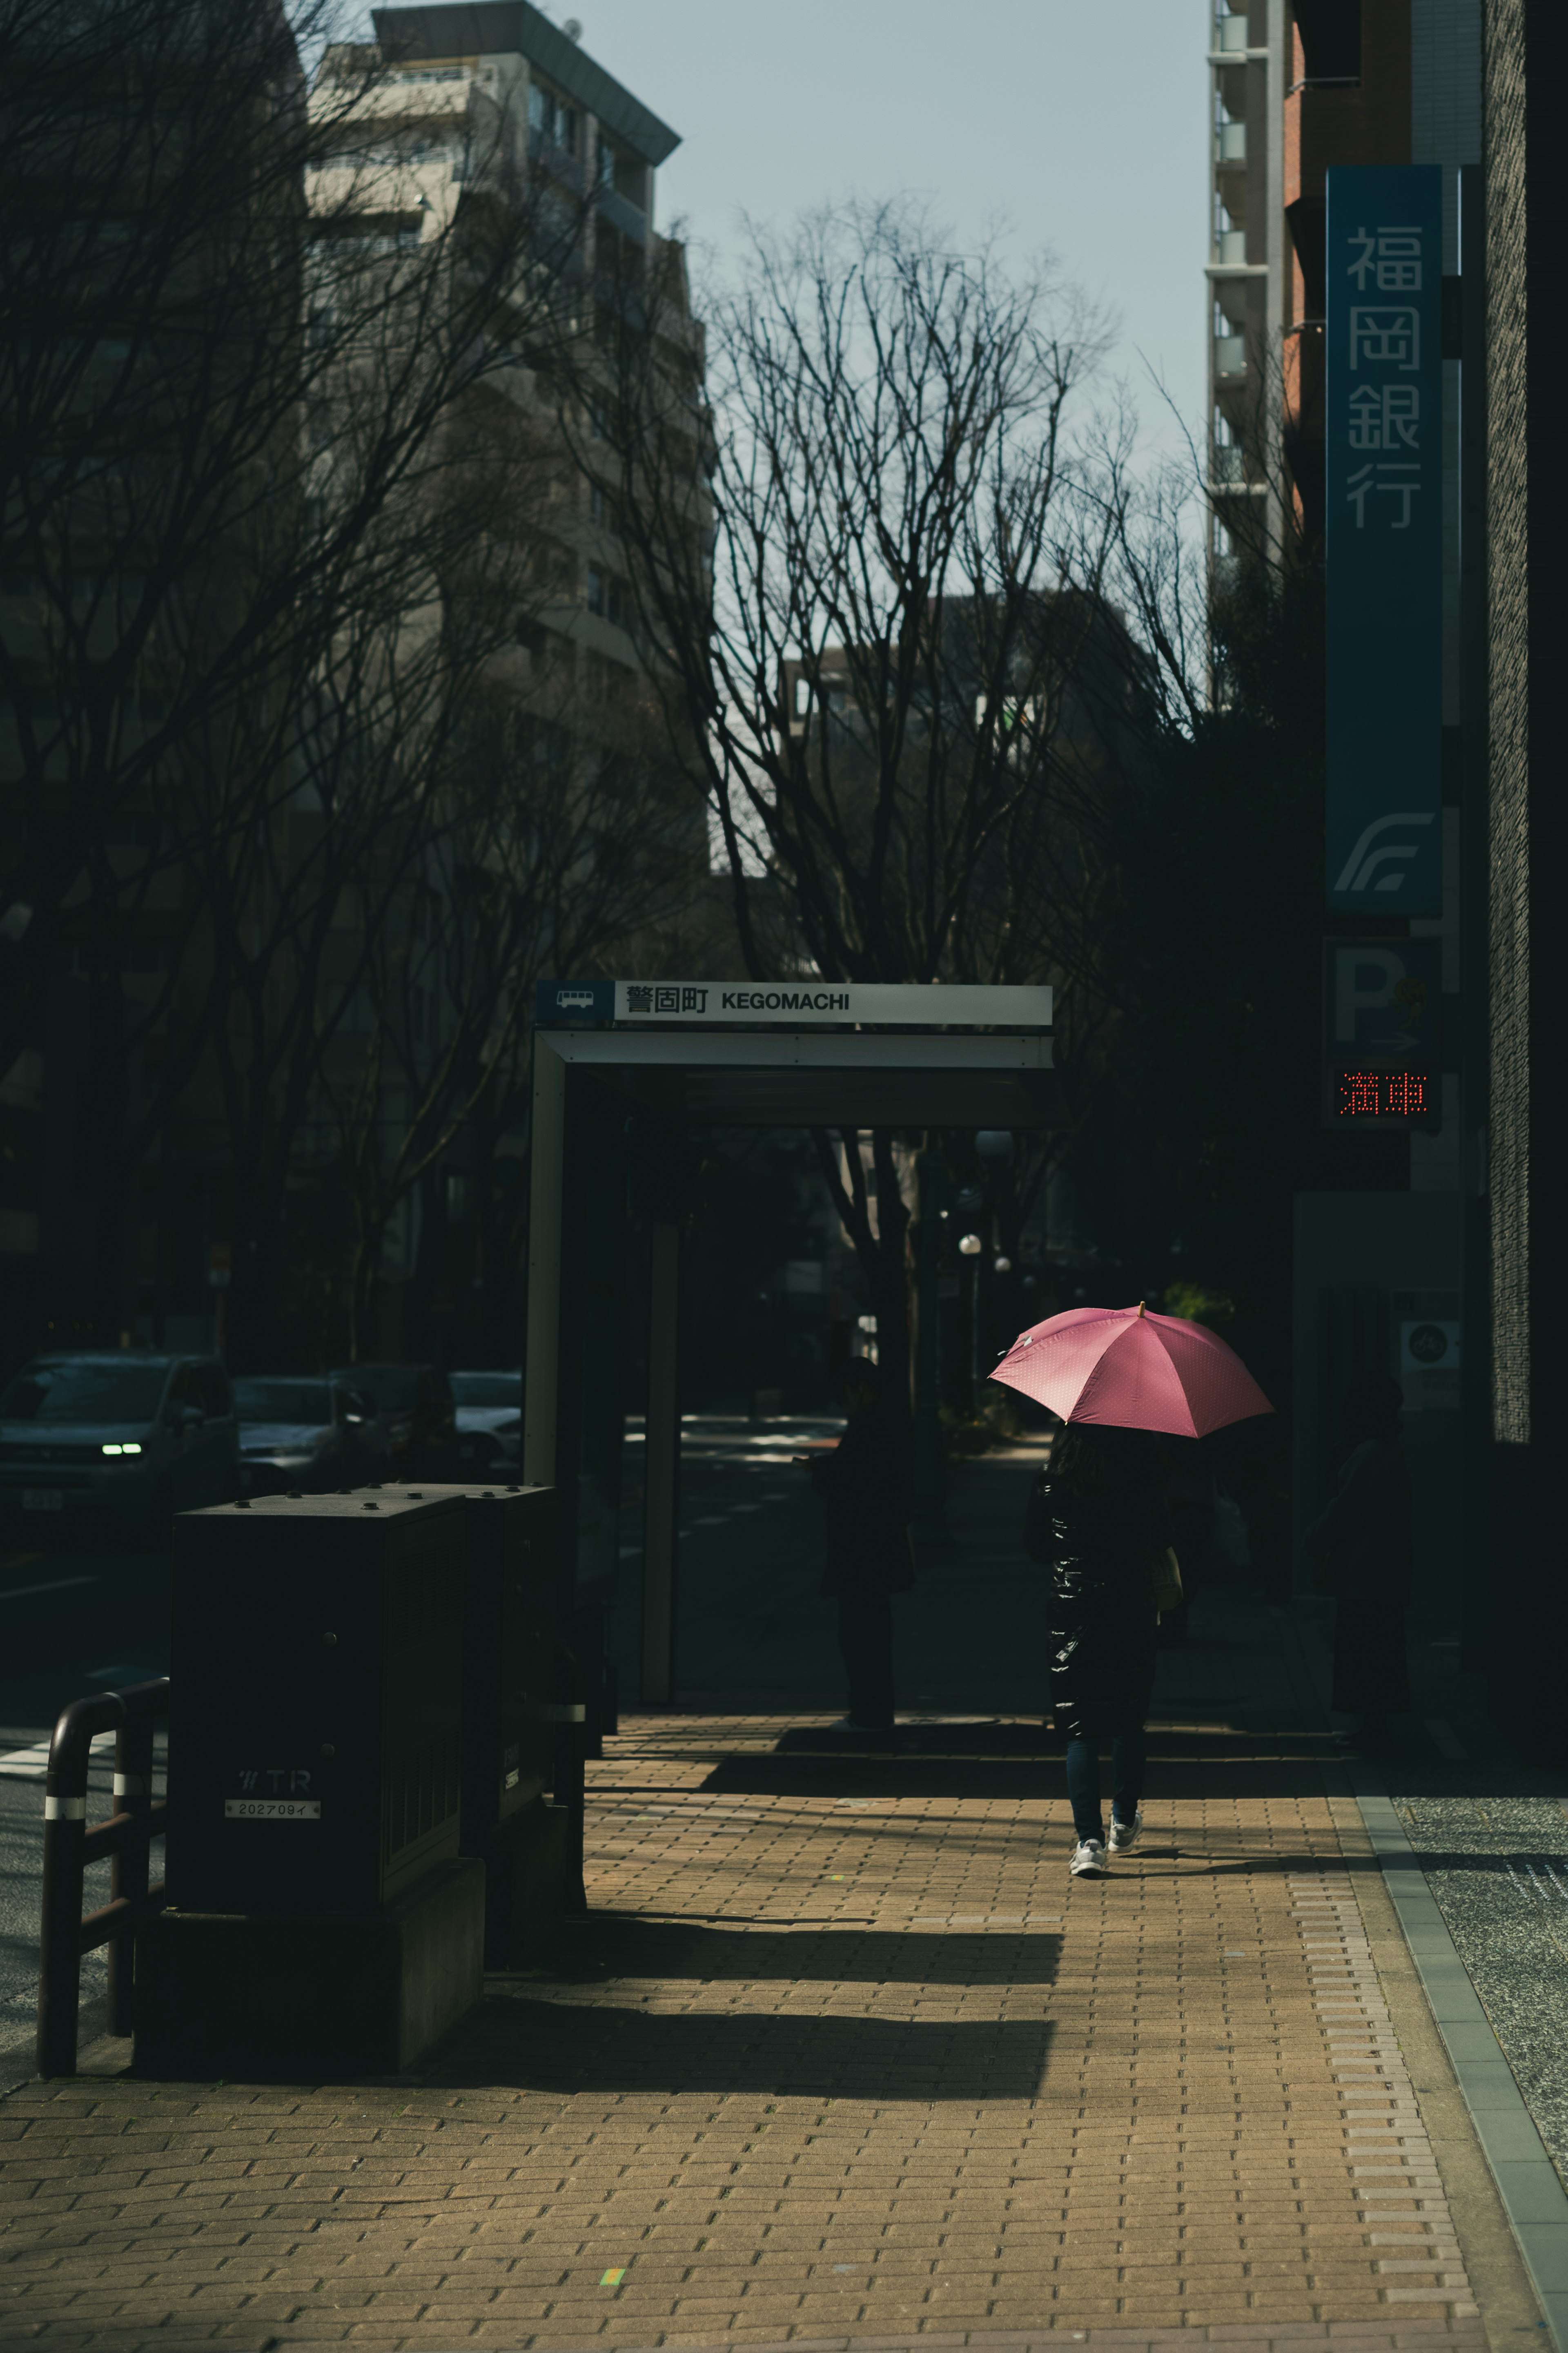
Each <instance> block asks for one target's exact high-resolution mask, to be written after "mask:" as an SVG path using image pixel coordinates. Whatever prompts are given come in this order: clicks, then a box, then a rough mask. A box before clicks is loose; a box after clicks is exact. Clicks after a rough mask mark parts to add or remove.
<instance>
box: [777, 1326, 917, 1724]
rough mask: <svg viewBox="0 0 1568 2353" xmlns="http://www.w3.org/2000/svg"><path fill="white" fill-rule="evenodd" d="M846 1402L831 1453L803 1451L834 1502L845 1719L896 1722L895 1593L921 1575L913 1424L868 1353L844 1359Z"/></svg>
mask: <svg viewBox="0 0 1568 2353" xmlns="http://www.w3.org/2000/svg"><path fill="white" fill-rule="evenodd" d="M844 1402H845V1406H846V1409H847V1413H848V1420H847V1425H846V1428H845V1431H844V1435H843V1437H842V1438H841V1439H840V1440H839V1441H838V1443H837V1446H836V1447H835V1448H834V1450H833V1451H832V1453H831V1454H820V1455H811V1454H797V1455H796V1456H795V1461H796V1463H797V1464H798V1465H799V1467H800V1468H801V1469H802V1470H805V1471H809V1472H810V1473H811V1482H812V1485H813V1486H814V1487H815V1488H816V1492H817V1493H818V1494H819V1495H820V1496H821V1497H822V1498H823V1500H824V1502H825V1503H826V1506H827V1568H826V1574H825V1576H824V1577H823V1580H822V1590H823V1592H824V1593H825V1594H830V1595H836V1596H837V1601H838V1647H839V1649H840V1650H841V1651H843V1653H844V1668H845V1672H846V1673H847V1676H848V1679H849V1713H848V1715H846V1716H844V1717H843V1718H841V1719H840V1721H841V1723H842V1724H843V1725H845V1726H847V1728H849V1729H851V1730H853V1731H856V1732H885V1731H887V1730H888V1729H889V1726H890V1725H891V1724H892V1722H893V1605H892V1596H893V1595H894V1594H895V1593H904V1592H907V1591H908V1589H909V1588H910V1586H911V1585H912V1584H913V1583H914V1581H915V1570H914V1554H913V1552H912V1551H911V1549H910V1501H911V1495H910V1434H909V1428H908V1424H907V1422H906V1421H905V1420H903V1419H901V1418H900V1416H899V1415H898V1413H897V1412H896V1411H895V1410H894V1409H893V1408H892V1407H891V1406H890V1405H889V1403H888V1402H887V1401H886V1400H885V1399H884V1398H883V1396H882V1383H881V1377H880V1375H879V1372H878V1370H877V1367H876V1366H875V1365H873V1364H872V1363H871V1362H870V1360H869V1359H868V1357H865V1356H854V1357H852V1358H851V1359H850V1361H849V1363H848V1364H847V1366H845V1368H844Z"/></svg>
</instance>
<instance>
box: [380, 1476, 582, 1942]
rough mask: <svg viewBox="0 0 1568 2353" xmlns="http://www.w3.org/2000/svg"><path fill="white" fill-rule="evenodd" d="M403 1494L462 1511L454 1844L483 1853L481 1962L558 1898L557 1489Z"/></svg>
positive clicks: (543, 1923)
mask: <svg viewBox="0 0 1568 2353" xmlns="http://www.w3.org/2000/svg"><path fill="white" fill-rule="evenodd" d="M406 1493H408V1494H409V1496H410V1497H411V1498H413V1497H416V1496H420V1497H423V1498H424V1499H426V1501H429V1500H433V1499H435V1498H437V1497H438V1498H440V1499H441V1500H443V1501H456V1502H458V1504H460V1505H461V1507H462V1511H463V1517H464V1529H465V1533H464V1567H463V1577H464V1588H463V1746H462V1825H463V1827H462V1852H464V1853H465V1854H466V1855H476V1856H479V1857H481V1858H482V1859H483V1861H484V1863H485V1873H486V1894H485V1960H486V1963H487V1966H489V1968H507V1967H508V1966H510V1965H513V1964H515V1963H517V1962H518V1961H520V1960H521V1959H524V1958H526V1957H530V1955H531V1952H532V1951H533V1949H535V1948H536V1947H537V1943H538V1939H539V1936H541V1935H542V1931H543V1930H544V1928H546V1927H547V1926H548V1925H549V1924H550V1922H552V1920H553V1919H555V1918H556V1917H557V1916H558V1915H559V1914H560V1911H561V1907H562V1892H561V1891H562V1888H563V1885H564V1880H565V1873H566V1861H567V1859H566V1841H567V1836H568V1825H567V1822H566V1818H565V1815H564V1813H561V1814H560V1815H559V1818H557V1810H556V1809H555V1808H553V1807H552V1806H550V1805H548V1804H547V1803H546V1802H545V1798H544V1792H545V1790H546V1788H548V1787H549V1786H550V1783H551V1780H552V1774H553V1768H554V1726H553V1724H552V1717H551V1713H550V1708H551V1697H552V1683H553V1676H554V1661H555V1581H556V1557H555V1527H556V1515H555V1491H554V1489H553V1488H552V1487H523V1486H510V1487H508V1486H499V1485H491V1486H479V1485H478V1484H474V1485H467V1486H461V1487H447V1486H435V1485H431V1484H429V1483H427V1482H421V1484H420V1485H419V1486H418V1487H411V1488H409V1489H408V1490H406Z"/></svg>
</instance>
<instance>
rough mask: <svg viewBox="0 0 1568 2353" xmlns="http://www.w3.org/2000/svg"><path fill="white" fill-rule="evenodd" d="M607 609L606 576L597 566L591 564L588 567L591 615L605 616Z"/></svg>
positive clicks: (589, 608)
mask: <svg viewBox="0 0 1568 2353" xmlns="http://www.w3.org/2000/svg"><path fill="white" fill-rule="evenodd" d="M606 609H607V599H606V597H605V575H604V574H603V573H602V572H601V571H600V569H599V567H598V565H596V564H590V565H589V566H588V610H589V612H590V613H598V614H600V615H603V614H604V613H605V611H606Z"/></svg>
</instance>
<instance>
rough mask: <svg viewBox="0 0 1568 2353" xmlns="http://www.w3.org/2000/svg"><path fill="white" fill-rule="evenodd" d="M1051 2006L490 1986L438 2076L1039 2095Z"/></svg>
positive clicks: (614, 2086)
mask: <svg viewBox="0 0 1568 2353" xmlns="http://www.w3.org/2000/svg"><path fill="white" fill-rule="evenodd" d="M1049 2041H1050V2028H1049V2025H1048V2024H1047V2021H1045V2020H1044V2019H1021V2020H1013V2019H989V2020H979V2021H974V2022H973V2023H972V2024H971V2023H967V2022H966V2023H960V2022H958V2021H950V2020H941V2021H937V2020H932V2021H921V2022H919V2023H916V2022H912V2021H910V2020H908V2019H875V2018H869V2019H868V2018H865V2017H835V2016H833V2015H832V2014H831V2013H828V2014H826V2015H824V2014H823V2013H822V2011H821V2010H820V2009H817V2008H813V2009H809V2010H808V2009H807V2008H805V2006H804V2005H803V2006H802V2009H801V2011H800V2014H799V2016H797V2017H792V2016H789V2015H784V2016H766V2017H760V2016H758V2015H756V2014H755V2013H752V2012H742V2013H735V2012H731V2011H715V2010H689V2011H688V2012H685V2013H683V2014H679V2015H677V2016H673V2017H672V2016H670V2015H668V2013H663V2014H661V2013H658V2012H656V2011H650V2010H645V2009H643V2008H641V2007H640V2006H637V2007H633V2006H624V2005H619V2004H615V2003H610V2002H604V2003H599V2002H592V2003H588V2002H583V2003H570V2002H547V2001H541V2000H537V1999H536V1998H533V1997H531V1996H527V1995H511V1994H498V1993H491V1994H489V1995H488V1996H487V1997H486V1999H485V2001H484V2003H483V2005H482V2007H481V2008H480V2010H479V2011H478V2012H477V2013H476V2016H475V2018H474V2020H473V2021H472V2022H471V2023H470V2024H468V2025H467V2026H465V2027H464V2028H461V2029H459V2030H458V2033H457V2034H456V2035H455V2036H454V2037H453V2038H452V2041H451V2042H449V2043H448V2044H447V2046H446V2048H445V2049H444V2050H443V2052H441V2054H440V2058H439V2061H438V2063H437V2065H436V2066H435V2067H433V2068H432V2069H431V2071H430V2073H429V2074H428V2075H427V2076H426V2078H425V2080H426V2082H428V2083H431V2084H441V2085H448V2084H450V2085H464V2084H496V2085H501V2084H506V2085H513V2086H517V2087H521V2088H526V2089H530V2090H535V2091H552V2092H553V2091H559V2092H604V2093H614V2094H621V2093H632V2094H637V2093H661V2094H679V2093H683V2092H710V2093H719V2094H724V2093H727V2094H736V2093H740V2094H747V2093H767V2094H779V2095H786V2096H787V2095H791V2094H794V2095H799V2096H805V2097H808V2098H817V2099H859V2100H875V2099H899V2100H965V2101H981V2100H1030V2099H1033V2098H1034V2097H1035V2096H1036V2095H1037V2093H1038V2090H1039V2087H1040V2080H1041V2077H1042V2075H1043V2074H1044V2073H1045V2065H1046V2052H1047V2046H1048V2044H1049Z"/></svg>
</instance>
